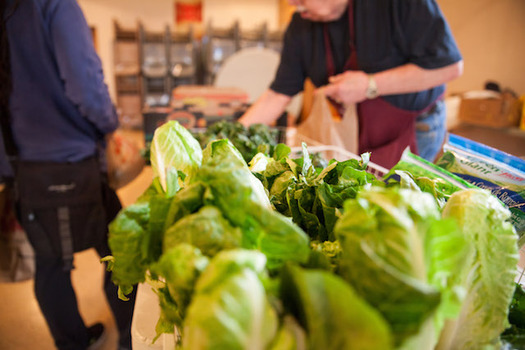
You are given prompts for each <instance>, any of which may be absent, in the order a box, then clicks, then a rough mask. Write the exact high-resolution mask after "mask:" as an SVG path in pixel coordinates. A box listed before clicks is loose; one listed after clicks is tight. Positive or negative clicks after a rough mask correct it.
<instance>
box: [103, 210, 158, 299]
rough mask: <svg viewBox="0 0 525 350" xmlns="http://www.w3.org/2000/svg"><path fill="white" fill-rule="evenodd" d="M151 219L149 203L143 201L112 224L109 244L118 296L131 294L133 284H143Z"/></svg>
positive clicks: (123, 211)
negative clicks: (145, 251) (145, 249)
mask: <svg viewBox="0 0 525 350" xmlns="http://www.w3.org/2000/svg"><path fill="white" fill-rule="evenodd" d="M149 216H150V206H149V202H148V201H141V202H137V203H135V204H132V205H130V206H128V207H127V208H125V209H123V210H121V211H120V213H119V214H118V215H117V217H116V218H115V219H114V220H113V221H112V222H111V223H110V225H109V238H108V243H109V247H110V249H111V254H112V255H113V258H112V259H111V261H112V264H111V270H112V272H113V273H112V275H111V279H112V281H113V283H115V285H117V286H119V296H120V298H121V299H126V297H125V295H126V294H129V293H131V291H132V290H133V285H135V284H137V283H139V282H143V281H144V278H145V277H144V275H145V272H146V270H147V257H146V256H144V254H143V252H144V245H145V244H146V241H147V225H148V221H149Z"/></svg>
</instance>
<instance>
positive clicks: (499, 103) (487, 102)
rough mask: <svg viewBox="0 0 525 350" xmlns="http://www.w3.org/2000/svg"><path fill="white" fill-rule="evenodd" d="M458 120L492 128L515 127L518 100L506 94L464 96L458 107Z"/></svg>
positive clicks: (470, 94) (517, 114)
mask: <svg viewBox="0 0 525 350" xmlns="http://www.w3.org/2000/svg"><path fill="white" fill-rule="evenodd" d="M459 120H460V121H462V122H464V123H469V124H474V125H481V126H489V127H494V128H509V127H517V126H518V125H519V121H520V110H519V100H518V99H517V98H516V97H514V96H513V95H512V94H511V93H507V92H504V93H501V94H500V93H496V92H490V93H486V92H480V93H479V94H473V93H469V94H464V95H463V96H462V98H461V103H460V106H459Z"/></svg>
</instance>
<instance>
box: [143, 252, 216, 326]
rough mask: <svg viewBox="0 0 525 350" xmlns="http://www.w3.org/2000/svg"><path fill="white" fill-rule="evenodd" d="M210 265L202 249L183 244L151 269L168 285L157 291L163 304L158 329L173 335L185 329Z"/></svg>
mask: <svg viewBox="0 0 525 350" xmlns="http://www.w3.org/2000/svg"><path fill="white" fill-rule="evenodd" d="M208 262H209V259H208V258H207V257H205V256H204V255H202V253H201V252H200V250H199V249H198V248H196V247H194V246H192V245H190V244H187V243H181V244H179V245H177V246H176V247H174V248H172V249H170V250H169V251H167V252H166V253H164V254H163V255H162V256H161V258H160V259H159V261H158V262H157V263H156V264H154V265H152V266H151V269H150V270H151V272H152V273H155V274H156V275H157V276H161V277H162V278H163V280H164V281H165V283H166V287H165V288H160V289H159V291H158V292H157V294H158V295H159V301H160V303H161V315H160V318H159V321H158V323H157V327H156V329H157V330H159V329H161V330H163V331H164V330H166V332H173V329H174V328H173V327H174V326H177V327H179V328H181V327H182V321H183V320H184V317H185V316H186V308H187V307H188V305H189V303H190V301H191V297H192V295H193V291H194V288H195V283H196V282H197V278H198V277H199V276H200V274H201V273H202V272H203V271H204V269H205V268H206V267H207V266H208ZM166 289H167V293H166ZM159 333H162V332H159Z"/></svg>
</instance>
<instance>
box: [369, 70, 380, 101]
mask: <svg viewBox="0 0 525 350" xmlns="http://www.w3.org/2000/svg"><path fill="white" fill-rule="evenodd" d="M377 96H379V92H378V91H377V84H376V80H375V78H374V75H373V74H368V87H367V88H366V98H367V99H369V100H371V99H374V98H376V97H377Z"/></svg>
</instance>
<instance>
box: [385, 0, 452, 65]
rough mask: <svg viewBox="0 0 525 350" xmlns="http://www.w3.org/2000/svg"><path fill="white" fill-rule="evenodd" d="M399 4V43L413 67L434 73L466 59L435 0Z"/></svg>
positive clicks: (418, 0)
mask: <svg viewBox="0 0 525 350" xmlns="http://www.w3.org/2000/svg"><path fill="white" fill-rule="evenodd" d="M395 3H396V6H394V8H395V9H397V11H398V12H397V14H396V16H395V21H396V22H397V25H396V27H397V28H399V30H398V34H399V42H401V43H402V49H403V51H404V53H405V55H406V57H408V60H409V62H410V63H413V64H416V65H418V66H420V67H422V68H426V69H434V68H441V67H444V66H447V65H450V64H452V63H456V62H458V61H460V60H461V59H462V57H461V54H460V51H459V49H458V46H457V44H456V41H455V40H454V37H453V35H452V31H451V30H450V27H449V25H448V23H447V21H446V19H445V17H444V16H443V13H442V12H441V10H440V8H439V6H438V4H437V3H436V1H435V0H411V1H406V0H396V1H395Z"/></svg>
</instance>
